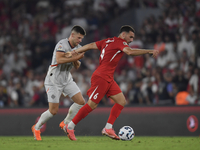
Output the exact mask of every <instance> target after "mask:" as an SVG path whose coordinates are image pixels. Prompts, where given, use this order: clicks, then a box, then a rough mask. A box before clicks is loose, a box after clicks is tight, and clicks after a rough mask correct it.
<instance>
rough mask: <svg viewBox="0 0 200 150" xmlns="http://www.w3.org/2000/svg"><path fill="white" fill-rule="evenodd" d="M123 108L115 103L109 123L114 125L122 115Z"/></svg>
mask: <svg viewBox="0 0 200 150" xmlns="http://www.w3.org/2000/svg"><path fill="white" fill-rule="evenodd" d="M123 108H124V106H122V105H120V104H117V103H115V105H114V106H113V107H112V109H111V112H110V116H109V118H108V121H107V123H110V124H114V122H115V120H116V119H117V117H118V116H119V115H120V113H121V111H122V109H123Z"/></svg>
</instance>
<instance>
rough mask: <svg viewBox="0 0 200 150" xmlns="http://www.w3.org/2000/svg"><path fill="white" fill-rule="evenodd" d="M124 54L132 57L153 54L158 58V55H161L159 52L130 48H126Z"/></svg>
mask: <svg viewBox="0 0 200 150" xmlns="http://www.w3.org/2000/svg"><path fill="white" fill-rule="evenodd" d="M123 52H124V53H126V54H127V55H131V56H139V55H144V54H152V55H153V57H157V56H158V53H159V51H158V50H147V49H132V48H130V47H125V48H124V49H123Z"/></svg>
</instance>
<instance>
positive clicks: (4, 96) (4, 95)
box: [0, 84, 9, 107]
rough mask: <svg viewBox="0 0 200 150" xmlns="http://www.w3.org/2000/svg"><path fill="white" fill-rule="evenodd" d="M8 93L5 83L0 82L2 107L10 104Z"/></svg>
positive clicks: (0, 104)
mask: <svg viewBox="0 0 200 150" xmlns="http://www.w3.org/2000/svg"><path fill="white" fill-rule="evenodd" d="M8 104H9V102H8V95H7V93H6V89H5V87H4V86H3V85H1V84H0V107H5V106H8Z"/></svg>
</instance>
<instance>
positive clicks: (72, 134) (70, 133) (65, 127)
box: [63, 124, 77, 141]
mask: <svg viewBox="0 0 200 150" xmlns="http://www.w3.org/2000/svg"><path fill="white" fill-rule="evenodd" d="M67 127H68V124H67V125H65V126H64V127H63V130H64V132H65V133H66V134H67V136H68V138H69V139H70V140H72V141H76V140H77V139H76V137H75V134H74V130H70V129H68V128H67Z"/></svg>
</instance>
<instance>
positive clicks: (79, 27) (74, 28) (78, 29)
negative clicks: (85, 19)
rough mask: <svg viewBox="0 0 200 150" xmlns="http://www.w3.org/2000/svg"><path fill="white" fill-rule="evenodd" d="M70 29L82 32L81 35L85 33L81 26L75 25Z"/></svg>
mask: <svg viewBox="0 0 200 150" xmlns="http://www.w3.org/2000/svg"><path fill="white" fill-rule="evenodd" d="M72 31H75V32H77V33H80V34H82V35H84V36H85V35H86V32H85V30H84V29H83V28H82V27H81V26H77V25H75V26H73V28H72V30H71V32H72Z"/></svg>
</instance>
